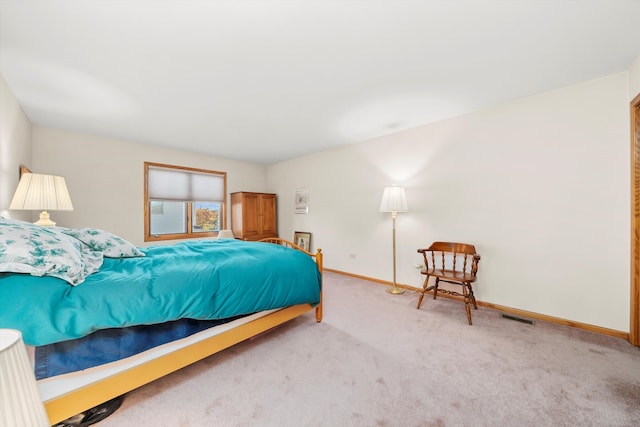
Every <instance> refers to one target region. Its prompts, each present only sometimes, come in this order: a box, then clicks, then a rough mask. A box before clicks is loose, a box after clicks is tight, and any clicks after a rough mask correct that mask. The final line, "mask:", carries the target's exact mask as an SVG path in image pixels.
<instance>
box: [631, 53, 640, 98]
mask: <svg viewBox="0 0 640 427" xmlns="http://www.w3.org/2000/svg"><path fill="white" fill-rule="evenodd" d="M638 94H640V55H639V56H638V57H637V58H636V60H635V61H634V62H633V64H631V67H629V99H630V100H632V99H634V98H635V97H636V96H638Z"/></svg>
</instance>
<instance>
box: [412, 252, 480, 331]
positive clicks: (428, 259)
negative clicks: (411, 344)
mask: <svg viewBox="0 0 640 427" xmlns="http://www.w3.org/2000/svg"><path fill="white" fill-rule="evenodd" d="M418 252H419V253H421V254H422V256H423V258H424V268H423V269H422V270H421V271H420V272H421V273H422V274H424V275H425V279H424V284H423V285H422V290H421V291H420V298H419V299H418V306H417V307H416V308H418V309H419V308H420V305H421V304H422V299H423V298H424V294H425V293H426V292H428V291H431V290H433V299H436V296H437V295H438V292H442V293H444V294H448V295H455V296H461V297H463V298H464V303H465V306H466V309H467V319H468V320H469V324H470V325H471V324H472V323H471V307H470V303H473V307H474V308H475V309H476V310H477V309H478V305H477V304H476V297H475V296H474V295H473V287H472V286H471V284H472V283H473V282H475V281H476V275H477V273H478V263H479V262H480V255H478V254H477V253H476V248H475V247H474V246H473V245H469V244H466V243H455V242H435V243H433V244H432V245H431V246H429V248H428V249H418ZM432 277H435V279H436V280H435V284H434V285H432V286H429V279H431V278H432ZM440 282H445V283H451V284H454V285H460V286H462V293H459V292H455V291H451V290H448V289H439V288H438V285H439V284H440Z"/></svg>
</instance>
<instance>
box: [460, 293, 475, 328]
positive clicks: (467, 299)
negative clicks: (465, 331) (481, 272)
mask: <svg viewBox="0 0 640 427" xmlns="http://www.w3.org/2000/svg"><path fill="white" fill-rule="evenodd" d="M462 294H463V296H464V305H465V309H466V310H467V320H468V321H469V324H470V325H473V323H472V322H471V307H470V306H469V303H473V308H475V309H476V310H477V309H478V304H477V303H476V297H475V295H473V288H472V287H471V283H463V284H462Z"/></svg>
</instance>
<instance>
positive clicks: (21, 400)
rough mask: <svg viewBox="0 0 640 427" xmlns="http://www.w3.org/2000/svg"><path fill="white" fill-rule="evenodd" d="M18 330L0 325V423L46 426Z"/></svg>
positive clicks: (5, 426) (9, 426)
mask: <svg viewBox="0 0 640 427" xmlns="http://www.w3.org/2000/svg"><path fill="white" fill-rule="evenodd" d="M50 425H51V423H49V417H48V416H47V413H46V411H45V409H44V405H43V403H42V398H41V397H40V392H39V391H38V386H37V385H36V377H35V375H34V373H33V369H32V368H31V363H30V362H29V357H28V356H27V349H26V348H25V346H24V343H23V342H22V334H21V333H20V331H17V330H14V329H0V427H16V426H30V427H31V426H33V427H36V426H43V427H49V426H50Z"/></svg>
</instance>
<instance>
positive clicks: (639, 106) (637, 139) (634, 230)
mask: <svg viewBox="0 0 640 427" xmlns="http://www.w3.org/2000/svg"><path fill="white" fill-rule="evenodd" d="M630 113H631V114H630V115H631V309H630V316H629V317H630V325H629V342H630V343H631V344H632V345H634V346H640V122H638V120H640V118H638V117H640V94H638V95H637V96H636V97H635V98H634V99H633V100H632V101H631V107H630Z"/></svg>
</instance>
